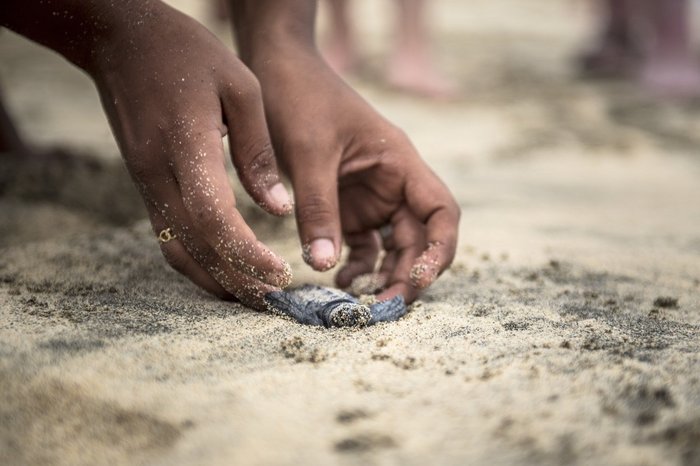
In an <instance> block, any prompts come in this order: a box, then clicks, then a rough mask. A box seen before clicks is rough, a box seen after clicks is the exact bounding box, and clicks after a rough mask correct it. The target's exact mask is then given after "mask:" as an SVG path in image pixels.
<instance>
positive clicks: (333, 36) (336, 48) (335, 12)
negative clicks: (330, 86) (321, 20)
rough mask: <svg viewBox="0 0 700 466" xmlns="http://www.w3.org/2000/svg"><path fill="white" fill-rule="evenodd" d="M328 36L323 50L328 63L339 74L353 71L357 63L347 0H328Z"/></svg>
mask: <svg viewBox="0 0 700 466" xmlns="http://www.w3.org/2000/svg"><path fill="white" fill-rule="evenodd" d="M327 3H328V10H329V13H330V37H329V39H328V45H327V46H326V48H325V50H324V56H325V59H326V61H327V62H328V64H329V65H330V66H331V68H333V69H334V70H335V71H336V72H337V73H339V74H345V73H351V72H353V71H355V68H357V64H358V56H357V48H356V45H355V40H354V35H353V30H352V25H351V24H350V11H349V2H348V0H328V2H327Z"/></svg>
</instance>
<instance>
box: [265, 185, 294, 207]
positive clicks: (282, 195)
mask: <svg viewBox="0 0 700 466" xmlns="http://www.w3.org/2000/svg"><path fill="white" fill-rule="evenodd" d="M269 192H270V197H271V198H272V200H273V201H274V202H275V204H277V205H278V206H282V207H283V208H284V210H285V211H290V210H292V198H291V197H289V193H288V192H287V188H285V187H284V185H283V184H282V183H277V184H276V185H274V186H273V187H272V188H270V191H269Z"/></svg>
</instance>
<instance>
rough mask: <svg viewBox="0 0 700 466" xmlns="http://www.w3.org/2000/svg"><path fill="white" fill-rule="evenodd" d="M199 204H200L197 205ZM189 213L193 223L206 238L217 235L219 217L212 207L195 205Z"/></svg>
mask: <svg viewBox="0 0 700 466" xmlns="http://www.w3.org/2000/svg"><path fill="white" fill-rule="evenodd" d="M197 204H199V203H197ZM188 210H189V213H190V216H191V217H192V221H193V222H194V224H195V225H196V226H197V229H198V230H200V231H201V232H203V233H204V234H205V235H206V236H209V235H212V234H215V232H216V231H218V229H219V221H218V218H217V215H216V214H215V213H214V212H213V210H212V209H211V207H210V206H206V205H194V206H190V207H189V209H188Z"/></svg>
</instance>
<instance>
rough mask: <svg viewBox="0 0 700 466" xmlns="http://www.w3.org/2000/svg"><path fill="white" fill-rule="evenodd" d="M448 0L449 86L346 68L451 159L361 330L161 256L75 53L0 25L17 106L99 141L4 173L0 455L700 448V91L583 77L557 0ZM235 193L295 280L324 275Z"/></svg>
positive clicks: (557, 453)
mask: <svg viewBox="0 0 700 466" xmlns="http://www.w3.org/2000/svg"><path fill="white" fill-rule="evenodd" d="M182 3H183V2H180V4H182ZM466 5H470V6H466ZM362 7H363V8H368V7H369V5H368V2H365V3H364V4H363V6H362ZM196 13H198V14H201V12H196ZM436 16H437V17H438V18H439V19H440V28H439V29H438V31H437V37H438V39H439V44H441V48H440V59H441V62H442V63H443V65H444V66H445V67H446V68H447V69H448V70H450V71H451V72H452V73H453V74H454V75H455V76H457V77H458V78H459V79H460V80H461V81H462V82H463V87H464V92H465V97H464V98H463V99H461V100H459V101H457V102H451V103H434V102H427V101H421V100H418V99H414V98H411V97H407V96H404V95H401V94H396V93H393V92H391V91H390V90H388V89H386V88H384V87H383V86H381V85H378V84H369V83H368V82H367V81H365V80H363V79H357V80H354V81H353V83H354V84H356V85H357V87H358V88H359V89H360V91H361V92H362V93H363V94H364V95H366V96H367V97H368V99H370V100H371V101H372V103H373V104H375V105H376V106H377V107H378V108H380V109H381V111H382V112H384V113H385V114H386V115H387V116H389V117H390V118H392V119H393V120H395V121H396V122H397V123H398V124H399V125H400V126H402V127H403V128H404V129H405V130H406V131H407V132H408V133H409V135H411V137H412V138H413V140H414V141H415V143H416V145H417V147H418V148H419V149H420V151H421V152H422V153H423V154H424V156H425V158H426V159H427V160H428V161H429V162H430V164H431V165H432V166H433V167H434V168H435V170H436V171H437V172H438V173H439V174H440V175H441V176H442V177H443V178H444V179H445V180H446V181H447V183H448V184H449V185H450V187H451V189H452V190H453V192H454V193H455V195H456V197H457V198H458V200H459V202H460V204H461V206H462V210H463V216H462V225H461V240H460V245H459V251H458V255H457V258H456V261H455V264H454V267H453V268H452V270H451V271H449V272H447V273H446V274H445V275H444V276H443V277H442V278H441V279H440V280H439V281H438V282H437V283H436V284H435V285H434V286H433V287H432V288H430V289H429V290H428V291H427V292H426V293H425V295H424V296H423V297H422V298H421V300H420V301H419V302H417V303H416V304H415V305H413V306H412V308H411V312H410V313H409V314H408V315H407V316H406V317H405V318H403V319H401V320H400V321H398V322H395V323H388V324H379V325H377V326H374V327H370V328H366V329H361V330H342V329H334V330H327V329H322V328H313V327H306V326H301V325H299V324H296V323H295V322H292V321H289V320H285V319H283V318H281V317H278V316H272V315H265V314H261V313H257V312H254V311H251V310H249V309H246V308H244V307H242V306H240V305H237V304H232V303H226V302H221V301H218V300H216V299H215V298H213V297H210V296H208V295H206V294H205V293H204V292H201V291H199V290H198V289H197V288H195V287H194V286H193V285H191V284H190V283H189V282H187V281H186V280H185V279H184V278H182V277H180V276H179V275H178V274H177V273H175V272H173V271H171V270H170V269H169V268H168V267H167V265H166V264H165V262H164V260H162V258H161V257H160V252H159V250H158V246H157V244H156V242H155V241H154V238H153V235H152V233H151V232H150V227H149V225H148V223H147V222H146V221H145V220H143V210H142V208H141V206H140V204H139V200H138V197H137V196H136V195H135V193H134V191H133V188H131V187H130V185H129V183H128V179H127V175H126V173H125V171H124V169H123V168H122V166H121V163H120V162H119V159H118V156H117V151H116V147H115V146H114V143H113V141H112V140H111V139H110V136H109V129H108V127H107V125H106V123H105V120H104V117H103V116H102V115H101V113H100V109H99V103H98V101H97V97H96V93H95V91H94V89H93V88H92V87H90V84H89V82H88V81H87V79H86V78H85V77H84V76H82V75H81V74H80V73H78V72H77V71H75V70H72V69H70V68H69V67H68V66H67V65H65V64H64V63H62V61H61V60H60V59H57V58H55V57H54V56H52V55H50V54H49V53H48V52H45V51H43V50H41V49H39V48H38V47H36V46H34V45H32V44H29V43H27V42H25V41H23V40H21V39H19V38H17V37H16V36H13V35H12V34H9V33H3V34H1V35H0V57H1V60H0V80H2V83H3V85H4V87H5V92H6V93H7V94H8V98H9V100H10V103H11V104H12V108H13V110H14V111H15V113H16V114H17V115H18V116H19V117H20V121H21V123H22V128H23V129H24V131H25V132H26V133H27V134H31V135H32V138H33V140H35V141H38V142H40V143H43V144H44V145H45V146H50V145H53V144H61V145H63V146H64V147H66V148H67V149H68V150H70V151H72V152H80V153H83V154H86V155H85V157H87V159H80V160H81V162H74V163H73V164H72V165H70V167H71V168H70V170H65V169H64V168H65V165H62V164H61V163H57V164H56V165H51V166H49V168H46V166H39V167H37V166H23V167H10V166H7V165H2V171H1V172H0V187H2V190H1V191H2V193H3V194H2V196H1V197H0V213H1V214H0V394H1V395H0V464H8V465H9V464H90V465H94V464H110V465H119V464H163V465H165V464H167V465H180V464H214V465H216V464H222V465H224V464H260V465H267V464H300V463H301V464H409V465H411V464H416V465H417V464H426V463H429V464H490V465H494V464H495V465H499V464H504V465H505V464H533V465H535V464H536V465H542V464H544V465H547V464H581V465H583V464H622V465H657V464H658V465H666V464H668V465H675V464H678V465H698V464H700V299H699V298H700V202H698V201H699V200H700V183H698V179H699V176H700V159H699V158H698V155H697V154H698V147H700V138H699V137H698V134H700V132H698V129H699V128H698V122H699V121H700V107H698V106H696V105H690V104H687V105H682V106H676V105H670V104H666V103H661V102H657V101H654V100H653V99H650V98H648V97H646V96H644V95H643V94H642V93H641V92H640V91H639V90H638V89H636V88H635V87H634V86H631V85H627V84H621V83H601V82H586V81H582V80H580V79H578V78H577V76H576V74H575V72H574V70H573V69H572V67H571V66H570V58H571V57H572V56H573V55H574V53H575V51H576V50H577V47H579V46H580V45H581V43H582V41H583V40H584V39H585V31H586V29H587V27H588V23H589V18H588V16H587V14H586V12H585V11H584V10H582V9H580V8H579V9H577V8H575V7H573V6H572V5H570V4H568V3H567V2H560V1H553V0H551V1H550V0H547V1H545V0H527V1H526V0H499V1H497V2H496V1H487V0H483V1H482V0H480V1H475V2H458V1H457V0H453V1H444V2H441V3H439V4H438V11H436ZM372 18H374V16H372ZM379 26H380V24H375V22H374V21H370V22H369V23H368V24H367V25H365V26H364V27H366V28H367V33H366V34H365V36H363V37H365V38H366V40H367V42H368V44H367V45H368V47H369V50H370V59H369V62H368V64H369V68H370V74H371V73H372V70H375V73H376V70H378V69H379V66H380V64H381V54H382V53H383V50H384V49H383V44H385V42H384V40H383V37H384V36H383V35H382V34H381V33H380V32H378V28H379ZM85 160H87V162H86V161H85ZM51 167H53V168H51ZM62 167H63V168H62ZM37 180H40V181H37ZM37 185H40V186H41V189H37ZM241 203H242V205H243V210H244V214H245V215H246V217H247V218H248V219H249V221H250V222H251V224H253V225H254V228H255V230H256V231H257V232H258V233H259V234H260V236H261V237H262V238H264V239H265V240H266V241H267V242H268V244H269V245H270V246H271V247H272V249H273V250H275V251H278V252H279V253H280V254H282V255H283V256H284V257H285V258H286V259H287V260H289V261H290V263H291V264H292V267H293V270H294V273H295V283H297V284H301V283H308V282H313V283H322V284H329V283H331V280H332V275H331V274H316V273H312V272H310V271H309V269H308V268H307V267H306V266H305V265H304V264H303V262H302V260H301V257H300V250H299V246H298V244H297V241H296V239H295V231H294V225H293V221H291V220H288V221H282V222H280V221H274V220H271V219H269V218H268V217H266V216H265V215H264V214H262V213H260V212H259V211H257V210H255V208H254V207H253V206H251V205H250V202H249V201H246V200H244V198H243V197H242V201H241Z"/></svg>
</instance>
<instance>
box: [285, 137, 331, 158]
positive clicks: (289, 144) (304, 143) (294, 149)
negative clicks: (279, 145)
mask: <svg viewBox="0 0 700 466" xmlns="http://www.w3.org/2000/svg"><path fill="white" fill-rule="evenodd" d="M318 147H324V144H322V143H319V141H315V140H314V139H313V138H311V137H309V136H307V135H301V134H299V135H295V136H294V137H290V138H289V139H288V140H287V141H286V143H285V152H289V153H291V154H307V153H312V152H316V151H318Z"/></svg>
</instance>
